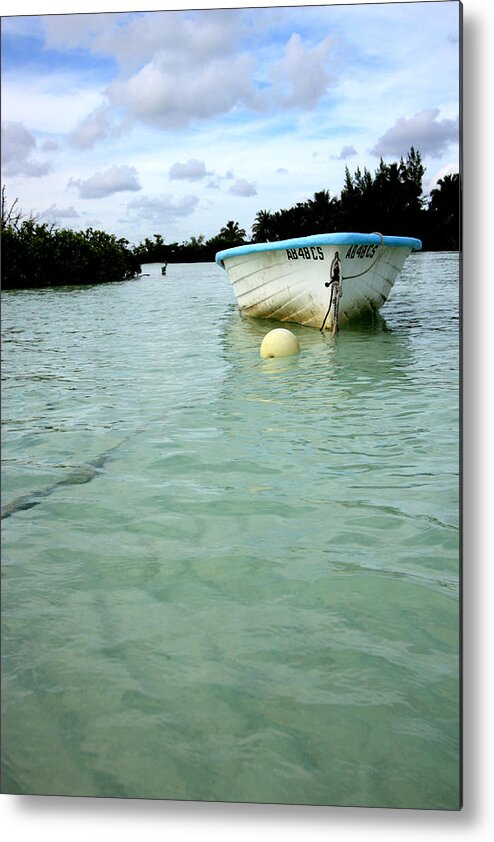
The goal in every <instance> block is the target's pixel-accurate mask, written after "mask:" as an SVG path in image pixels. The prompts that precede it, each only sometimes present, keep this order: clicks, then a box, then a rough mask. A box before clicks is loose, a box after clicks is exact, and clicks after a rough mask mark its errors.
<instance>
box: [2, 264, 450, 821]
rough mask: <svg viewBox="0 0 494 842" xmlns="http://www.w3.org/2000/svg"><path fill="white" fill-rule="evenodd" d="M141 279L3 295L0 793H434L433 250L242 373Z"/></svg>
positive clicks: (226, 348)
mask: <svg viewBox="0 0 494 842" xmlns="http://www.w3.org/2000/svg"><path fill="white" fill-rule="evenodd" d="M143 271H144V272H146V273H149V275H148V276H147V277H143V278H141V279H139V280H136V281H130V282H126V283H122V284H113V285H110V284H109V285H103V286H96V287H80V288H76V289H74V288H72V289H70V288H58V289H48V290H27V291H22V292H9V293H4V294H3V317H2V323H3V394H2V404H3V413H2V414H3V458H4V462H3V507H4V508H3V514H4V520H3V521H2V526H3V530H2V531H3V586H2V620H3V668H2V696H3V735H2V736H3V740H2V742H3V790H4V791H7V792H16V793H46V794H67V795H72V794H77V795H93V796H117V797H134V798H167V799H193V800H221V801H259V802H278V803H285V802H287V803H303V804H333V805H363V806H365V805H368V806H384V807H386V806H387V807H418V808H424V809H456V808H457V807H458V803H459V713H458V708H459V687H458V681H459V677H458V675H459V643H458V638H459V628H458V625H459V533H458V521H459V493H458V462H459V454H458V450H459V448H458V438H459V437H458V424H459V419H458V412H459V393H458V389H459V360H458V356H459V328H458V298H459V288H458V273H459V267H458V256H457V255H456V254H453V253H441V254H427V253H424V254H418V255H412V256H411V257H410V258H409V260H408V261H407V263H406V265H405V268H404V270H403V271H402V274H401V276H400V278H399V279H398V281H397V283H396V284H395V287H394V289H393V290H392V293H391V296H390V299H389V301H388V303H387V304H386V306H385V308H384V309H383V316H384V318H385V321H383V322H379V323H378V324H377V325H374V326H361V327H358V328H357V327H354V328H351V329H346V330H342V331H341V332H340V334H339V335H338V337H337V338H336V339H333V338H331V337H329V336H322V335H321V334H320V333H319V332H318V331H316V330H314V329H310V328H303V327H299V326H296V325H294V326H292V325H291V326H290V327H291V328H292V329H293V331H294V332H295V333H296V335H297V336H298V338H299V341H300V344H301V348H302V351H301V354H300V356H298V357H292V358H286V359H284V360H283V359H275V360H266V361H263V360H261V359H260V357H259V345H260V343H261V340H262V337H263V336H264V334H265V333H266V332H267V330H268V329H269V328H270V327H272V326H275V325H274V324H270V323H267V322H260V321H254V320H245V319H241V318H240V317H239V316H238V314H237V312H236V308H235V304H234V299H233V293H232V292H231V290H230V288H229V286H228V282H227V278H226V274H225V273H224V272H223V271H222V270H221V269H219V268H218V267H217V266H215V265H213V264H198V265H171V266H169V267H168V272H167V276H166V278H162V277H161V274H160V267H159V266H157V265H152V266H146V267H143Z"/></svg>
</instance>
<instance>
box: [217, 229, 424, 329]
mask: <svg viewBox="0 0 494 842" xmlns="http://www.w3.org/2000/svg"><path fill="white" fill-rule="evenodd" d="M420 248H421V243H420V240H416V239H413V238H409V237H383V236H382V235H380V234H354V233H352V234H325V235H320V236H314V237H300V238H297V239H293V240H285V241H279V242H276V243H263V244H254V245H251V246H239V247H237V248H233V249H226V250H225V251H222V252H219V253H218V254H217V255H216V262H217V263H218V264H219V265H220V266H223V268H224V269H225V270H226V271H227V273H228V277H229V279H230V282H231V284H232V287H233V290H234V293H235V296H236V299H237V303H238V307H239V310H240V312H241V313H242V314H243V315H246V316H253V317H256V318H264V319H275V320H278V321H281V322H296V323H298V324H302V325H307V326H310V327H317V328H320V329H328V330H333V331H334V330H335V328H337V327H338V326H339V325H340V324H344V323H345V322H349V321H352V320H355V319H359V318H362V317H364V316H365V315H368V314H372V313H375V312H377V311H378V310H379V309H380V308H381V307H382V305H383V304H384V303H385V301H386V300H387V298H388V295H389V293H390V290H391V288H392V286H393V284H394V282H395V280H396V278H397V277H398V274H399V272H400V270H401V268H402V266H403V264H404V263H405V260H406V259H407V257H408V255H409V254H410V252H411V251H414V250H418V249H420Z"/></svg>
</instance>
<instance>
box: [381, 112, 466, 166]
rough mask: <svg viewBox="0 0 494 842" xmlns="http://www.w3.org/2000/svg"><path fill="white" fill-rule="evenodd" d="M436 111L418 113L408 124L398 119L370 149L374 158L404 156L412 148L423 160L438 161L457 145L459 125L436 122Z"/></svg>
mask: <svg viewBox="0 0 494 842" xmlns="http://www.w3.org/2000/svg"><path fill="white" fill-rule="evenodd" d="M438 116H439V108H430V109H428V110H424V111H420V112H419V113H418V114H415V116H414V117H412V118H411V119H409V120H406V119H405V118H404V117H400V118H399V119H398V120H397V121H396V123H395V124H394V126H392V127H391V128H390V129H388V130H387V131H386V132H385V133H384V134H383V135H382V137H380V138H379V140H378V141H377V143H376V145H375V146H374V148H373V149H371V153H372V154H373V155H378V156H383V157H385V156H389V155H397V156H401V155H405V154H406V153H407V152H408V150H409V149H410V147H411V146H414V147H415V149H418V150H420V153H421V155H422V156H425V155H430V157H431V158H440V157H441V155H442V154H443V153H444V152H445V151H446V150H447V149H448V147H449V146H450V145H451V144H454V143H458V140H459V121H458V118H456V120H438V119H437V118H438Z"/></svg>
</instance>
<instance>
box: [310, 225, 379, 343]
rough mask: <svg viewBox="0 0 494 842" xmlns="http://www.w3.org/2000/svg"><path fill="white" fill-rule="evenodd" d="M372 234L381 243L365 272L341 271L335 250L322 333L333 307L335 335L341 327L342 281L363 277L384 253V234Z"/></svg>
mask: <svg viewBox="0 0 494 842" xmlns="http://www.w3.org/2000/svg"><path fill="white" fill-rule="evenodd" d="M372 234H373V235H374V234H375V236H376V237H380V238H381V242H380V244H379V248H378V250H377V252H376V255H375V257H374V259H373V261H372V263H371V264H370V266H368V267H367V269H364V270H363V272H358V273H357V274H356V275H342V273H341V261H340V258H339V255H338V252H335V256H334V258H333V261H332V263H331V267H330V270H329V274H330V278H331V280H329V281H326V283H325V286H326V287H330V294H329V306H328V309H327V311H326V315H325V316H324V319H323V323H322V325H321V327H320V328H319V330H320V331H321V333H322V332H323V331H324V327H325V325H326V321H327V319H328V316H329V314H330V312H331V308H333V318H332V327H331V332H332V334H333V335H334V334H335V333H337V332H338V331H339V329H340V325H339V318H340V298H341V296H342V295H343V289H342V282H343V281H348V280H351V279H353V278H361V277H362V275H366V274H367V272H370V270H371V269H373V268H374V266H375V265H376V263H377V262H378V260H379V259H380V258H381V256H382V253H383V248H384V236H383V235H382V234H381V233H380V232H379V231H373V232H372Z"/></svg>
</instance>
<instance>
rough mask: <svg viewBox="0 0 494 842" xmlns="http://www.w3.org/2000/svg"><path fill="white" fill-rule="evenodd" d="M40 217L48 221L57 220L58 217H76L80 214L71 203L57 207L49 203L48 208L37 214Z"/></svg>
mask: <svg viewBox="0 0 494 842" xmlns="http://www.w3.org/2000/svg"><path fill="white" fill-rule="evenodd" d="M39 216H40V218H41V219H45V220H47V221H48V222H57V221H58V220H60V219H78V218H79V217H80V214H79V213H78V212H77V211H76V209H75V208H74V206H73V205H70V207H68V208H58V207H57V206H56V205H55V204H53V205H50V207H49V208H46V209H45V210H43V211H41V212H40V214H39Z"/></svg>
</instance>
